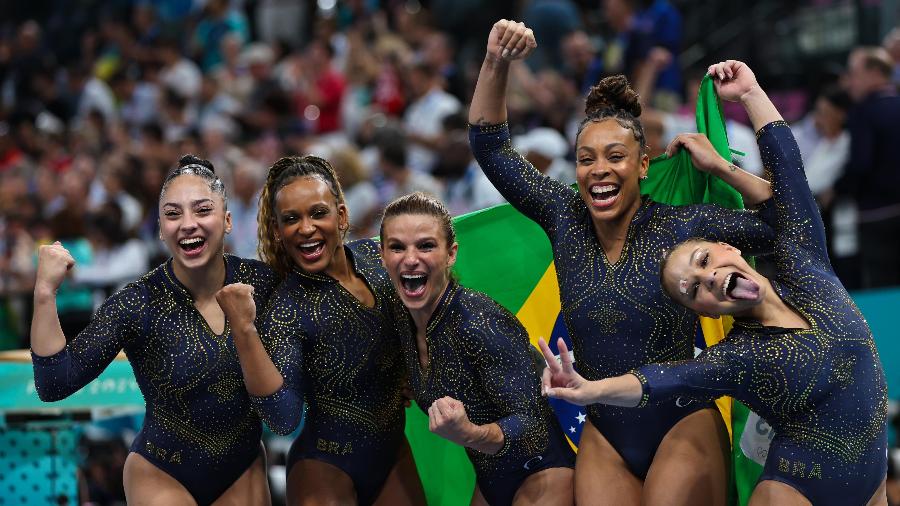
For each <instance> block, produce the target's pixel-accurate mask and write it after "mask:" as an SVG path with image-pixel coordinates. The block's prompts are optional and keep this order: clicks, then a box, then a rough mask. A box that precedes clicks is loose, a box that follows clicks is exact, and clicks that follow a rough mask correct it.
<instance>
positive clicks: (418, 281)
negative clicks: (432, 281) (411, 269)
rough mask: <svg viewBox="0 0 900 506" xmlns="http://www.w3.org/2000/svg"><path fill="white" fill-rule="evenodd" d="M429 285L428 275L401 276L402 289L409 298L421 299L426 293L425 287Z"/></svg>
mask: <svg viewBox="0 0 900 506" xmlns="http://www.w3.org/2000/svg"><path fill="white" fill-rule="evenodd" d="M427 283H428V276H427V275H426V274H420V273H416V274H401V275H400V287H401V288H402V289H403V293H404V295H406V296H407V297H421V296H422V294H424V293H425V285H426V284H427Z"/></svg>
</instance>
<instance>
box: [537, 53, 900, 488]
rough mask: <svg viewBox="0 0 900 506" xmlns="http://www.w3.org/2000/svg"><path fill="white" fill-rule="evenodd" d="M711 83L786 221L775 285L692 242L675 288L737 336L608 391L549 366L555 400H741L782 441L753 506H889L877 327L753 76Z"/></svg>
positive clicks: (742, 70)
mask: <svg viewBox="0 0 900 506" xmlns="http://www.w3.org/2000/svg"><path fill="white" fill-rule="evenodd" d="M710 73H711V74H712V75H713V76H714V77H715V78H716V81H717V82H718V83H720V84H719V86H720V87H721V88H722V89H729V90H734V93H724V94H721V95H722V96H723V97H726V99H730V100H740V102H741V103H742V104H743V105H744V107H745V108H746V109H747V112H748V113H749V115H750V119H751V121H752V122H753V126H754V128H755V129H756V130H757V139H758V143H759V148H760V153H761V154H762V157H763V162H764V163H765V166H766V167H767V168H768V170H769V171H771V175H772V187H773V191H774V194H775V196H774V207H775V212H774V213H771V214H766V215H764V216H765V217H766V219H768V220H770V223H771V225H772V227H773V228H774V229H775V232H776V239H777V242H776V245H775V265H776V274H775V276H774V277H773V278H771V279H769V278H766V277H765V276H762V275H761V274H759V273H758V272H756V271H755V270H754V269H753V268H752V267H750V265H749V264H747V262H746V261H745V260H744V259H743V258H742V257H741V252H740V250H739V249H738V248H736V247H734V246H732V245H730V244H726V243H722V242H713V241H709V240H705V239H699V238H691V239H687V240H685V241H682V242H680V243H679V244H678V245H677V246H675V247H674V248H672V249H670V250H669V251H668V252H667V253H666V255H665V257H664V258H663V260H662V268H661V269H660V272H661V274H660V278H661V283H662V286H663V289H664V290H665V292H666V293H667V294H668V295H669V296H670V297H671V298H672V300H674V301H675V302H676V303H678V304H680V305H682V306H684V307H685V308H688V309H690V310H692V311H695V312H697V313H703V314H711V315H723V314H729V315H733V316H734V317H735V323H734V327H733V328H732V329H731V333H729V335H728V336H727V337H726V338H725V339H724V340H723V341H721V342H720V343H718V344H716V345H714V346H711V347H709V348H707V349H706V350H705V351H703V352H702V353H701V354H700V355H699V356H698V357H697V358H696V359H693V360H681V361H673V362H667V363H660V364H648V365H643V366H641V367H636V368H634V370H633V371H631V372H630V374H625V375H622V376H617V377H611V378H606V379H600V380H596V381H587V380H586V379H585V378H583V377H582V376H581V375H579V374H578V373H577V372H575V370H574V369H573V367H572V364H571V360H569V359H568V358H566V357H565V355H564V358H563V360H562V364H561V365H559V364H556V360H555V359H554V360H551V361H550V362H549V363H550V364H551V365H550V370H551V374H549V375H548V376H547V377H546V378H545V385H544V387H545V390H546V391H547V393H548V394H549V395H550V396H552V397H558V398H562V399H566V400H569V401H571V402H575V403H577V404H594V403H598V402H601V403H606V404H610V405H617V406H638V407H644V406H652V405H655V404H658V403H665V402H668V401H669V400H671V399H673V398H678V397H679V396H681V398H690V399H697V400H711V399H714V398H716V397H719V396H722V395H730V396H733V397H734V398H736V399H738V400H740V401H741V402H743V403H745V404H746V405H747V406H749V407H750V408H751V409H752V410H753V411H754V412H756V413H758V414H759V415H760V416H762V417H763V418H765V419H766V421H767V422H768V423H769V424H771V425H772V428H773V429H774V431H775V437H774V439H772V442H771V445H770V447H769V451H768V455H767V457H766V462H765V466H764V468H763V472H762V475H761V476H760V478H759V481H758V483H757V485H756V488H755V489H754V490H753V494H752V495H751V497H750V503H749V504H750V505H751V506H763V505H770V504H771V505H782V504H798V505H799V504H814V505H816V506H832V505H834V506H838V505H856V506H864V505H866V506H875V505H879V506H881V505H884V506H886V505H887V496H886V493H885V491H886V485H885V478H886V475H887V403H888V400H887V385H886V383H885V377H884V369H883V368H882V365H881V361H880V359H879V357H878V351H877V350H876V348H875V342H874V341H873V339H872V332H871V330H870V329H869V326H868V325H867V324H866V321H865V319H864V318H863V315H862V313H860V311H859V309H858V308H857V307H856V304H854V303H853V300H852V299H851V298H850V295H849V294H848V293H847V290H845V289H844V287H843V285H842V284H841V282H840V280H839V279H838V278H837V276H836V275H835V273H834V270H833V269H832V268H831V263H830V261H829V259H828V250H827V247H826V244H825V228H824V226H823V225H822V218H821V216H820V215H819V210H818V207H817V205H816V202H815V200H814V199H813V196H812V193H811V192H810V190H809V186H808V184H807V181H806V176H805V174H804V172H803V163H802V161H801V159H800V151H799V150H798V148H797V143H796V142H795V140H794V136H793V134H792V133H791V129H790V128H789V127H788V125H787V123H785V122H784V121H783V120H782V119H781V115H780V114H779V113H778V111H777V110H776V109H775V106H774V105H773V104H772V102H771V101H769V99H768V97H767V96H766V94H765V92H763V90H762V89H761V88H760V87H759V85H758V84H757V83H756V78H755V76H754V75H753V72H752V71H751V70H750V68H749V67H747V65H745V64H744V63H741V62H738V61H734V60H728V61H727V62H722V63H719V64H716V65H714V66H712V67H710ZM559 346H560V347H561V348H565V344H564V343H563V344H560V345H559ZM541 347H542V350H543V352H544V355H545V356H546V357H548V359H550V358H553V356H552V354H551V352H550V349H549V348H548V347H547V345H546V343H543V342H541ZM637 411H641V410H637Z"/></svg>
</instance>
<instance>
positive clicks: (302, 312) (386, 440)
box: [253, 240, 406, 504]
mask: <svg viewBox="0 0 900 506" xmlns="http://www.w3.org/2000/svg"><path fill="white" fill-rule="evenodd" d="M344 251H345V252H346V253H347V256H348V258H349V260H350V262H351V263H352V265H353V269H354V271H355V272H356V274H357V275H358V276H360V277H361V278H363V279H364V280H365V281H366V283H367V284H368V286H369V288H370V289H371V290H372V293H373V295H374V296H375V306H374V307H371V308H370V307H366V306H365V305H363V304H362V303H361V302H360V301H359V299H357V298H356V297H354V296H353V294H351V293H350V292H349V291H347V289H345V288H344V287H343V286H341V284H340V283H338V282H337V280H335V279H334V278H331V277H330V276H327V275H324V274H309V273H305V272H303V271H301V270H299V269H295V270H294V271H292V272H291V273H289V274H288V276H287V277H286V278H285V280H284V281H283V282H282V284H281V285H280V286H279V287H278V288H277V289H276V291H275V294H274V295H273V296H272V298H271V303H270V305H269V307H268V308H267V309H266V311H265V316H264V317H263V319H262V322H261V323H260V327H259V335H260V338H261V339H262V341H263V344H264V345H265V347H266V350H267V351H268V353H269V355H270V356H271V357H272V359H273V361H274V362H275V365H276V367H278V369H279V370H280V372H281V374H282V376H283V377H284V385H283V386H282V387H281V389H279V390H278V391H277V392H275V393H274V394H272V395H270V396H268V397H261V398H253V401H254V403H255V404H256V406H257V409H258V411H259V412H260V415H261V416H262V418H263V420H264V421H265V422H266V423H267V424H268V425H269V427H270V428H272V430H274V431H275V432H279V433H289V432H290V431H292V430H293V429H294V428H296V427H297V425H298V424H299V423H300V418H301V416H302V410H301V408H300V406H302V405H303V403H304V402H305V404H306V421H305V426H304V429H303V432H302V433H301V434H300V436H299V437H298V438H297V439H296V440H295V441H294V443H293V445H292V446H291V450H290V453H289V455H288V471H289V472H290V468H291V466H292V465H293V464H294V463H296V462H297V461H298V460H302V459H315V460H319V461H323V462H327V463H329V464H332V465H334V466H336V467H338V468H339V469H341V470H342V471H344V472H345V473H347V474H348V475H349V476H350V478H351V479H352V480H353V484H354V486H355V488H356V494H357V500H358V502H359V503H360V504H370V503H372V502H373V501H374V500H375V499H376V498H377V496H378V493H379V492H380V490H381V488H382V485H383V484H384V481H385V479H386V478H387V475H388V473H389V472H390V471H391V469H392V468H393V465H394V462H395V461H396V459H397V454H398V450H399V448H400V445H401V443H402V441H403V437H404V435H403V434H404V432H403V431H404V422H405V413H404V408H403V403H404V401H403V398H402V394H401V386H402V384H403V382H404V381H405V378H406V367H405V365H404V363H403V357H402V352H401V351H400V340H399V338H398V336H397V329H396V327H395V326H394V324H393V322H394V318H395V317H396V315H397V314H399V310H400V309H399V308H401V307H402V304H401V302H400V299H399V298H398V297H397V294H396V292H395V291H394V287H393V285H392V284H391V281H390V278H388V276H387V273H386V272H385V270H384V267H383V266H382V264H381V255H380V251H379V248H378V245H377V244H376V243H375V242H374V241H371V240H361V241H355V242H352V243H350V244H348V245H346V246H345V248H344Z"/></svg>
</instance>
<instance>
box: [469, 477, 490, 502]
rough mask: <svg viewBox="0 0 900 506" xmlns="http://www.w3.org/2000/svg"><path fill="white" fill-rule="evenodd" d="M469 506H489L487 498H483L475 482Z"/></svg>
mask: <svg viewBox="0 0 900 506" xmlns="http://www.w3.org/2000/svg"><path fill="white" fill-rule="evenodd" d="M469 506H491V505H490V504H488V502H487V499H485V498H484V494H482V493H481V489H480V488H478V484H477V483H476V484H475V491H474V492H472V502H471V503H469Z"/></svg>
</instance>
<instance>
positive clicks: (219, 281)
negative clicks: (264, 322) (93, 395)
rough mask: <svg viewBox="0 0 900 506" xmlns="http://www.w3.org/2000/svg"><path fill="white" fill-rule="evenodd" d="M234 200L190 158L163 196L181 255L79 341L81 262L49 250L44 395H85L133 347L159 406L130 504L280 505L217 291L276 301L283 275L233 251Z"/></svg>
mask: <svg viewBox="0 0 900 506" xmlns="http://www.w3.org/2000/svg"><path fill="white" fill-rule="evenodd" d="M226 203H227V199H226V196H225V187H224V185H223V184H222V181H221V180H220V179H219V178H218V177H217V176H216V175H215V173H214V168H213V165H212V164H211V163H210V162H209V161H207V160H201V159H199V158H196V157H194V156H191V155H185V156H183V157H182V158H181V160H180V161H179V166H178V168H176V169H174V170H173V171H172V172H170V173H169V175H168V176H167V177H166V179H165V181H164V183H163V186H162V191H161V192H160V196H159V215H160V224H159V225H160V227H159V228H160V232H159V236H160V239H161V240H162V241H163V242H164V243H165V245H166V248H167V249H168V250H169V253H170V254H171V255H172V257H171V258H169V260H167V261H166V262H165V263H164V264H162V265H160V266H159V267H157V268H155V269H153V270H152V271H150V272H149V273H147V274H146V275H144V276H143V277H141V278H140V279H138V280H137V281H134V282H133V283H130V284H128V285H127V286H125V287H124V288H122V289H121V290H119V291H118V292H116V293H115V294H113V295H112V296H111V297H110V298H109V299H107V300H106V302H104V303H103V305H102V306H101V307H100V309H99V310H98V311H97V313H96V314H95V315H94V316H93V318H92V319H91V322H90V324H89V325H88V326H87V328H85V329H84V330H83V331H82V332H81V333H79V334H78V335H77V336H76V337H75V338H74V339H72V341H71V342H69V343H66V338H65V336H64V335H63V332H62V329H61V328H60V324H59V317H58V315H57V312H56V299H55V291H56V288H57V287H58V286H59V285H60V283H61V282H62V281H63V279H64V278H65V277H66V275H67V273H68V271H69V270H71V269H72V268H73V267H75V268H77V267H76V266H75V261H74V260H73V259H72V256H71V255H70V254H69V253H68V251H66V249H65V248H63V247H62V245H60V244H59V243H58V242H57V243H55V244H52V245H47V246H41V248H40V251H39V253H38V270H37V280H36V282H35V288H34V319H33V321H32V327H31V351H32V360H33V362H34V381H35V386H36V388H37V392H38V395H39V396H40V398H41V400H44V401H48V402H49V401H56V400H60V399H64V398H65V397H68V396H69V395H71V394H73V393H75V392H76V391H78V390H79V389H80V388H81V387H83V386H84V385H86V384H87V383H89V382H91V381H92V380H93V379H94V378H96V377H97V376H98V375H99V374H100V373H101V372H102V371H103V370H104V369H105V368H106V367H107V366H108V365H109V364H110V362H112V360H113V359H114V358H115V356H116V355H117V354H118V353H119V351H120V350H122V349H123V348H124V350H125V353H126V355H127V356H128V360H129V362H131V367H132V369H133V370H134V376H135V379H136V380H137V383H138V386H139V387H140V389H141V393H142V394H143V396H144V400H145V401H146V403H147V407H146V416H145V418H144V424H143V427H142V428H141V431H140V432H139V433H138V435H137V437H136V438H135V439H134V442H133V443H132V445H131V452H130V453H129V455H128V457H127V459H126V460H125V469H124V485H125V496H126V499H127V501H128V503H129V504H137V505H169V504H200V505H207V504H248V505H268V504H270V503H271V498H270V496H269V488H268V481H267V478H266V463H265V453H264V450H263V447H262V444H261V442H260V435H261V433H262V425H261V423H260V419H259V416H258V415H257V414H256V411H255V410H254V409H253V407H252V405H251V404H250V400H249V398H248V395H247V391H246V389H245V388H244V383H243V380H242V378H241V368H240V365H239V363H238V359H237V356H236V354H235V348H234V345H233V344H232V338H231V329H230V328H229V325H228V323H227V322H226V321H225V315H224V314H223V312H222V309H220V307H219V305H218V304H217V303H216V300H215V293H216V291H218V290H219V289H220V288H221V287H222V286H223V285H225V284H228V283H234V282H241V283H246V284H247V285H249V286H252V287H253V288H254V298H255V300H256V303H257V304H265V302H266V300H267V299H268V297H269V295H270V293H272V291H273V290H274V288H275V286H276V284H277V277H276V276H275V273H274V272H273V271H272V269H270V268H269V267H268V266H266V265H265V264H264V263H262V262H259V261H256V260H247V259H243V258H238V257H235V256H232V255H227V254H225V253H224V251H225V249H224V248H225V241H224V238H225V234H227V233H229V232H230V231H231V214H230V213H229V212H228V210H227V205H226Z"/></svg>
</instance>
